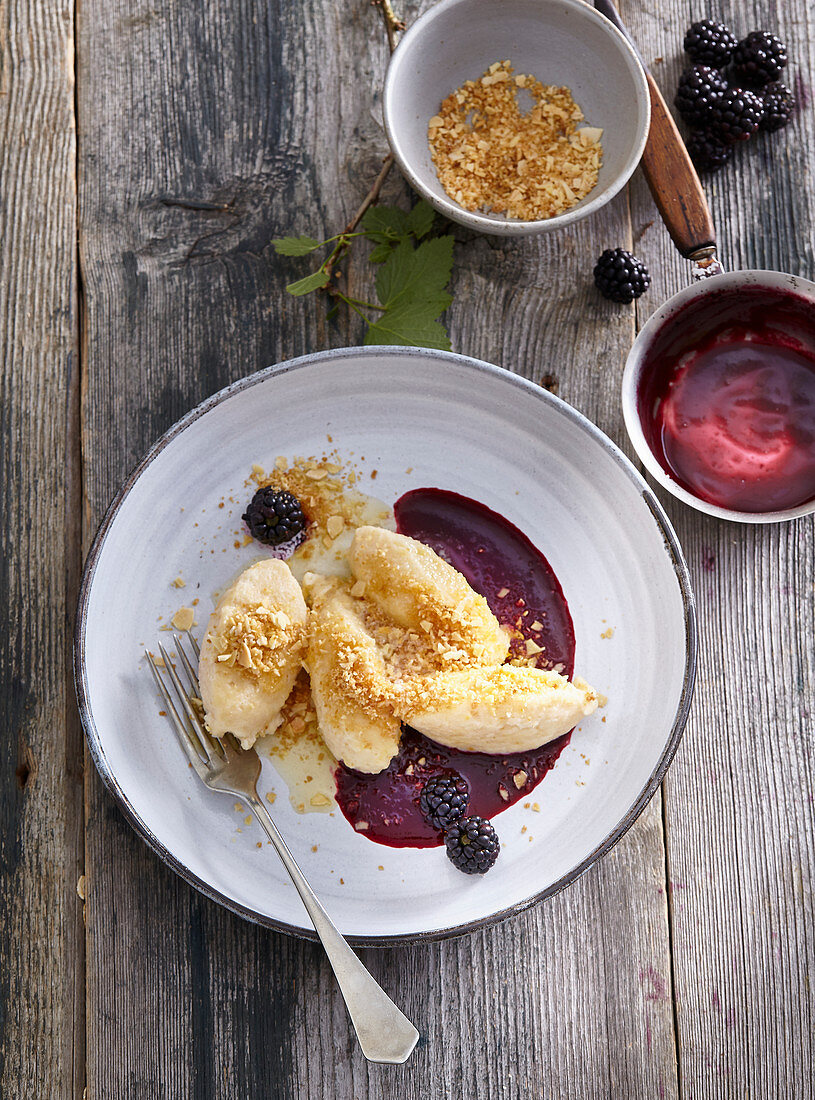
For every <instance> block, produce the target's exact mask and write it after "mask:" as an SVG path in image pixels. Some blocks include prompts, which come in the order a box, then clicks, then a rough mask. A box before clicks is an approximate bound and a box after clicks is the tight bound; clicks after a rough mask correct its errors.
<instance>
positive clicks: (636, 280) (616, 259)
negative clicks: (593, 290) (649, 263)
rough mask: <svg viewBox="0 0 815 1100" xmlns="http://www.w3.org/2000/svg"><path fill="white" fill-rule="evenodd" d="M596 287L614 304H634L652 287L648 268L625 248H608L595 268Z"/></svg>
mask: <svg viewBox="0 0 815 1100" xmlns="http://www.w3.org/2000/svg"><path fill="white" fill-rule="evenodd" d="M594 285H595V286H596V287H597V289H598V290H599V291H600V293H601V294H602V295H603V297H604V298H610V299H611V301H612V302H633V301H634V299H635V298H639V296H640V295H641V294H643V293H644V292H645V291H646V290H647V289H648V287H649V286H650V285H651V276H650V275H649V274H648V268H647V267H646V266H645V264H644V263H643V262H642V260H638V259H637V257H636V256H632V255H631V253H630V252H626V251H625V249H624V248H607V249H606V250H605V252H604V253H603V255H602V256H601V257H600V259H599V260H598V261H597V263H596V264H595V267H594Z"/></svg>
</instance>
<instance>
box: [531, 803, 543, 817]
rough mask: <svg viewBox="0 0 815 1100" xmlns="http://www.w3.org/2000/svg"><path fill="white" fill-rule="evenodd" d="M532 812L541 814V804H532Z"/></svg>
mask: <svg viewBox="0 0 815 1100" xmlns="http://www.w3.org/2000/svg"><path fill="white" fill-rule="evenodd" d="M532 811H533V813H536V814H539V813H540V812H541V808H540V803H539V802H533V803H532Z"/></svg>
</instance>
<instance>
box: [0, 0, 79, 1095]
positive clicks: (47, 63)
mask: <svg viewBox="0 0 815 1100" xmlns="http://www.w3.org/2000/svg"><path fill="white" fill-rule="evenodd" d="M72 52H73V14H72V7H71V5H70V4H66V3H62V2H61V0H36V2H35V3H27V2H16V0H9V2H7V3H4V4H0V65H1V66H2V76H1V77H0V239H2V248H0V340H2V357H3V370H2V378H1V379H0V436H1V437H2V449H0V516H2V521H3V524H2V525H3V534H2V545H0V603H2V607H3V609H4V620H5V627H4V633H3V640H2V645H0V728H2V740H1V741H0V745H1V747H0V932H1V933H2V936H1V937H0V1095H2V1096H8V1097H14V1096H21V1095H25V1096H31V1097H43V1098H45V1097H48V1098H51V1097H53V1098H54V1100H69V1098H73V1097H76V1096H77V1095H80V1094H81V1089H82V1083H83V1078H84V1065H83V1060H84V1034H83V1013H84V990H83V974H82V970H83V960H82V944H83V935H82V903H81V901H80V899H79V898H78V897H77V893H76V886H77V881H78V879H79V874H80V871H81V867H82V843H83V841H82V778H81V763H82V748H81V734H80V731H79V728H78V721H77V718H76V714H75V706H74V702H73V689H72V685H71V682H70V676H69V662H70V618H71V615H72V610H73V604H74V601H75V594H76V584H77V572H78V568H79V528H78V518H79V517H78V503H79V495H78V493H79V485H78V481H77V474H78V464H77V455H76V453H75V449H74V442H75V440H76V426H77V413H78V379H77V370H76V364H77V356H76V352H77V347H76V343H77V301H76V298H77V285H76V263H75V239H76V236H75V235H76V188H75V180H74V168H75V130H74V115H73V105H74V74H73V66H72Z"/></svg>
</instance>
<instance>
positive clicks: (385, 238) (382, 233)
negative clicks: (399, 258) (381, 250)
mask: <svg viewBox="0 0 815 1100" xmlns="http://www.w3.org/2000/svg"><path fill="white" fill-rule="evenodd" d="M407 220H408V216H407V214H406V213H405V212H404V210H400V209H399V208H398V207H396V206H369V207H368V209H367V210H366V211H365V213H364V214H363V216H362V221H361V222H360V223H359V224H360V227H361V228H362V230H363V231H364V232H365V235H366V237H367V238H368V239H369V240H371V241H373V242H374V244H387V243H388V242H389V241H397V240H399V238H400V237H405V236H407V233H408V228H407Z"/></svg>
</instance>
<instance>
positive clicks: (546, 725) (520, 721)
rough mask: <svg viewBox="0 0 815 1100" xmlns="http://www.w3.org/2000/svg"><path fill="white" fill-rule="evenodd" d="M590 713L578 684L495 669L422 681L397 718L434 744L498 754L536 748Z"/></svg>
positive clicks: (589, 699)
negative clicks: (401, 714) (407, 723)
mask: <svg viewBox="0 0 815 1100" xmlns="http://www.w3.org/2000/svg"><path fill="white" fill-rule="evenodd" d="M417 687H418V685H417ZM596 709H597V696H596V695H595V693H594V691H592V689H591V688H590V687H589V686H588V684H586V683H585V682H584V681H582V680H580V679H578V680H577V681H576V682H575V683H571V682H570V681H569V680H567V679H566V677H565V676H561V675H560V673H558V672H546V671H543V670H542V669H538V668H516V667H515V666H514V665H500V666H498V667H496V668H471V669H463V670H460V671H453V672H440V673H438V674H437V675H436V676H429V677H427V679H426V680H424V681H423V682H422V684H421V687H420V688H419V690H418V691H417V693H416V694H415V696H414V698H413V700H412V701H411V702H410V704H409V705H408V707H406V709H405V712H404V714H403V717H404V718H405V720H406V721H409V722H410V724H411V726H413V727H414V728H415V729H417V730H418V731H419V732H420V733H423V734H425V735H426V736H427V737H430V738H431V739H432V740H433V741H437V742H438V743H439V744H440V745H447V746H448V747H449V748H454V749H463V750H464V751H466V752H489V753H499V754H500V753H510V752H526V751H528V750H531V749H537V748H539V747H540V746H541V745H545V744H546V742H547V741H552V740H554V739H555V738H556V737H560V736H561V735H562V734H564V733H568V732H569V730H570V729H572V727H573V726H575V725H576V724H577V722H579V721H580V719H581V718H584V717H585V716H586V715H588V714H591V713H592V712H593V711H595V710H596Z"/></svg>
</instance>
